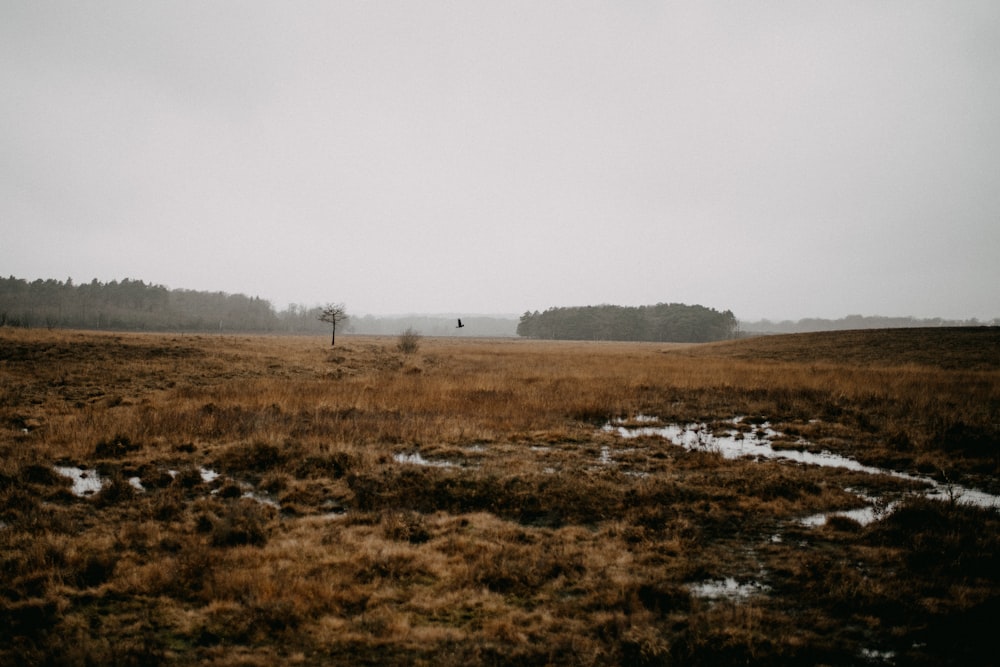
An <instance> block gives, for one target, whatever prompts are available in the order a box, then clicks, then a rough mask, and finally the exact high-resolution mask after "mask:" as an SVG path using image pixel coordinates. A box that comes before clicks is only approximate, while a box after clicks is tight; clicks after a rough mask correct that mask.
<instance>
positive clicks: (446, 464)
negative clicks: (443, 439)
mask: <svg viewBox="0 0 1000 667" xmlns="http://www.w3.org/2000/svg"><path fill="white" fill-rule="evenodd" d="M392 458H394V459H395V460H396V463H408V464H410V465H415V466H429V467H431V468H457V467H458V464H457V463H452V462H451V461H430V460H428V459H425V458H424V457H423V456H421V455H420V452H416V453H413V454H396V455H395V456H393V457H392Z"/></svg>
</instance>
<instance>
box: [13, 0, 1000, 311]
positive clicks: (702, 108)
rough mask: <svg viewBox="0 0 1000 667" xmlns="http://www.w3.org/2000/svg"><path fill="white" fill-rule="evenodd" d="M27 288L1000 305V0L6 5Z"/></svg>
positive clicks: (16, 212)
mask: <svg viewBox="0 0 1000 667" xmlns="http://www.w3.org/2000/svg"><path fill="white" fill-rule="evenodd" d="M0 230H2V237H0V274H2V275H4V276H7V275H14V276H16V277H19V278H26V279H28V280H34V279H36V278H57V279H60V280H64V279H66V278H67V277H72V278H73V280H74V281H76V282H89V281H90V280H91V279H93V278H97V279H98V280H100V281H101V282H106V281H110V280H121V279H123V278H126V277H127V278H132V279H141V280H145V281H146V282H150V283H154V284H163V285H166V286H167V287H170V288H185V289H197V290H207V291H224V292H231V293H237V292H241V293H244V294H248V295H250V296H260V297H262V298H266V299H269V300H270V301H271V302H272V303H273V304H274V305H275V307H276V308H278V309H279V310H280V309H284V308H285V307H286V306H287V305H288V303H290V302H294V303H301V304H306V305H316V304H320V303H325V302H344V303H345V304H346V305H347V309H348V312H349V313H353V314H364V313H371V314H401V313H466V314H472V313H513V314H519V313H521V312H524V311H525V310H536V309H538V310H544V309H545V308H548V307H551V306H575V305H593V304H601V303H611V304H618V305H641V304H652V303H657V302H682V303H689V304H695V303H697V304H702V305H705V306H709V307H713V308H717V309H719V310H725V309H730V310H732V311H733V312H734V313H735V314H736V315H737V317H739V318H741V319H758V318H762V317H766V318H770V319H798V318H802V317H831V318H836V317H842V316H845V315H848V314H863V315H876V314H877V315H913V316H917V317H946V318H961V319H965V318H971V317H977V318H980V319H992V318H994V317H1000V2H996V0H984V1H982V2H972V1H968V2H965V1H962V0H942V1H940V2H923V1H921V0H899V1H894V0H885V1H878V2H872V1H870V0H864V1H859V2H852V1H849V0H836V1H833V0H831V1H829V2H808V1H802V0H789V1H788V2H780V1H770V0H769V1H767V2H751V1H746V0H734V1H732V2H703V1H700V0H699V1H697V2H695V1H691V2H659V1H657V2H653V1H649V2H642V1H630V0H615V1H611V2H581V1H579V0H574V1H572V2H558V1H544V2H539V1H538V0H529V1H526V2H517V1H511V0H503V1H499V2H485V1H483V2H479V1H470V2H466V1H453V2H432V1H426V0H421V1H420V2H410V1H408V0H406V1H402V0H401V1H399V2H387V1H381V0H372V1H369V2H361V1H358V2H333V1H327V0H323V1H317V2H255V1H247V0H240V1H238V2H237V1H233V2H216V1H211V0H208V1H200V0H199V1H179V0H177V1H171V2H153V1H150V0H143V1H142V2H135V1H133V0H121V1H116V2H102V1H93V0H91V1H88V2H69V1H61V2H46V1H43V0H26V1H21V0H0Z"/></svg>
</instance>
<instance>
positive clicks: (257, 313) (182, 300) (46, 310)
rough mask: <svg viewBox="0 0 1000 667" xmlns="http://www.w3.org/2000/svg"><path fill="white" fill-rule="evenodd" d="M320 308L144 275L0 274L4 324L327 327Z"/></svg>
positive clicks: (258, 328) (181, 328)
mask: <svg viewBox="0 0 1000 667" xmlns="http://www.w3.org/2000/svg"><path fill="white" fill-rule="evenodd" d="M320 310H321V309H320V308H319V307H316V308H306V307H305V306H296V305H294V304H293V305H291V306H289V307H288V309H287V310H284V311H282V312H280V313H278V312H275V310H274V308H273V307H272V306H271V302H270V301H267V300H265V299H261V298H259V297H248V296H246V295H244V294H227V293H225V292H197V291H193V290H184V289H173V290H172V289H167V288H166V287H164V286H163V285H152V284H148V283H145V282H143V281H141V280H129V279H128V278H126V279H124V280H122V281H121V282H119V281H115V280H112V281H111V282H108V283H102V282H98V281H97V279H94V280H92V281H91V282H89V283H80V284H75V283H74V282H73V280H72V279H67V280H66V281H65V282H63V281H59V280H51V279H50V280H35V281H33V282H28V281H26V280H23V279H18V278H15V277H13V276H11V277H9V278H0V326H16V327H49V328H72V329H111V330H138V331H143V330H145V331H230V332H232V331H241V332H242V331H245V332H289V333H292V332H294V333H305V332H326V331H328V330H329V325H328V324H324V323H323V322H320V321H319V315H320Z"/></svg>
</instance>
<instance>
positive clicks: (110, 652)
mask: <svg viewBox="0 0 1000 667" xmlns="http://www.w3.org/2000/svg"><path fill="white" fill-rule="evenodd" d="M396 343H397V342H396V340H395V339H391V338H376V337H370V338H364V337H350V336H345V337H343V339H341V340H340V341H339V344H338V346H337V347H336V348H333V349H332V350H331V349H330V348H329V347H328V346H327V345H326V344H325V339H320V338H298V337H222V336H219V337H215V336H179V335H155V334H100V333H80V332H62V331H34V330H31V331H28V330H12V329H0V452H2V454H3V456H2V458H0V501H2V505H0V507H2V515H0V521H2V522H3V523H2V527H0V554H2V566H3V573H4V579H3V581H4V585H3V595H2V596H0V628H2V630H0V638H2V641H0V663H2V664H15V663H17V664H144V665H145V664H212V665H253V664H261V665H265V664H267V665H269V664H303V663H309V664H315V663H319V664H445V665H447V664H674V663H679V664H737V663H739V664H745V663H747V662H755V663H768V662H775V663H781V664H789V663H791V664H816V663H826V664H857V663H859V662H865V660H866V658H865V655H868V654H865V653H863V650H878V651H893V652H894V655H895V656H896V658H895V659H896V660H899V661H901V662H910V663H916V664H921V663H927V664H941V663H949V662H956V663H961V664H975V663H977V662H979V663H982V664H985V663H988V662H989V660H988V659H986V657H985V656H988V655H991V651H992V644H991V642H990V641H989V639H990V638H989V635H988V633H987V632H986V629H987V627H988V623H989V619H991V618H993V617H994V615H995V612H996V608H997V599H998V595H997V593H998V590H1000V589H998V582H997V575H996V573H997V572H1000V568H998V567H997V563H996V556H995V554H997V553H998V552H1000V550H998V548H997V547H1000V544H998V541H1000V540H998V538H997V535H998V531H997V528H998V527H1000V525H998V524H1000V521H998V518H1000V517H998V513H997V512H996V511H994V510H977V509H973V508H968V507H965V506H960V505H955V504H949V503H946V502H928V501H918V500H911V501H905V502H904V503H903V505H902V506H901V508H900V509H897V510H896V511H895V512H894V513H893V514H891V515H889V516H888V518H886V519H883V520H882V521H880V522H877V523H874V524H871V525H869V526H865V527H862V526H859V525H858V524H856V523H854V522H853V521H851V520H850V519H843V518H841V519H832V520H831V521H829V522H828V523H827V524H826V525H825V526H823V527H821V528H807V527H805V526H802V525H801V524H800V523H799V519H801V518H803V517H805V516H809V515H811V514H815V513H817V512H826V511H832V510H844V509H851V508H854V507H857V506H858V505H859V504H860V501H859V500H858V499H857V497H856V496H855V495H854V494H853V493H851V492H849V491H847V490H845V489H864V490H865V491H866V492H868V493H871V494H877V493H885V494H889V495H890V496H891V497H898V496H899V495H900V494H901V493H902V492H903V491H904V490H905V489H906V488H909V487H911V486H912V484H910V483H909V482H905V481H903V480H898V479H894V478H890V477H884V476H871V475H865V474H862V473H851V472H847V471H842V470H831V469H817V468H806V467H801V466H796V465H793V464H788V463H780V462H751V461H739V460H737V461H730V460H725V459H723V458H721V457H720V456H718V455H715V454H711V453H698V452H686V451H684V450H683V449H681V448H678V447H674V446H672V445H669V444H668V443H665V442H664V441H663V440H661V439H659V438H656V437H645V438H636V439H632V440H629V441H627V442H623V441H619V440H618V439H617V438H616V437H615V436H614V435H611V434H609V433H605V432H602V431H601V430H600V426H602V425H603V424H604V423H606V422H607V421H608V420H609V419H612V418H632V417H636V416H638V415H654V416H656V417H658V418H660V419H661V420H662V421H663V422H671V421H677V422H682V423H688V422H706V423H709V424H711V423H713V422H721V421H725V420H729V419H731V418H733V417H734V416H737V415H745V416H746V420H745V426H744V427H745V428H753V424H754V423H759V422H760V421H763V420H765V419H766V420H767V421H769V422H770V423H771V424H773V425H774V426H775V427H776V428H778V429H779V430H781V431H783V432H784V433H786V434H787V435H788V439H787V440H786V441H785V446H793V447H802V446H804V445H802V444H800V443H799V442H798V440H799V439H800V438H804V439H806V440H808V441H809V442H810V443H813V446H815V447H817V448H818V447H822V448H825V449H830V450H833V451H836V452H838V453H841V454H845V455H850V456H853V457H856V458H859V459H861V460H863V461H865V462H867V463H870V464H873V465H879V466H884V467H888V468H893V469H897V470H907V471H923V472H924V473H926V474H931V475H935V476H937V477H938V478H939V479H942V480H945V479H947V481H951V482H962V483H964V484H967V485H970V486H976V487H979V488H984V489H991V490H993V491H994V492H996V491H997V490H998V487H1000V485H998V474H997V473H998V468H1000V447H998V429H1000V426H998V425H1000V336H998V335H997V332H996V331H995V330H993V329H983V330H979V329H968V330H920V331H899V332H870V333H862V332H846V333H839V334H825V335H820V334H812V335H805V336H776V337H771V338H762V339H752V340H744V341H735V342H730V343H724V344H709V345H699V346H676V345H675V346H671V345H663V344H652V343H627V344H626V343H560V342H532V341H520V340H475V339H461V340H457V339H433V338H424V339H421V341H420V346H419V350H417V351H414V352H411V353H408V354H404V353H402V352H401V351H400V350H399V349H398V346H397V344H396ZM416 455H419V457H420V458H419V459H417V458H414V459H412V460H414V461H419V460H423V461H428V462H431V463H437V464H439V465H430V466H428V465H416V464H415V463H412V462H409V463H408V462H406V460H405V459H397V457H399V456H411V457H415V456H416ZM608 457H610V460H611V463H608V462H607V458H608ZM55 464H61V465H77V466H81V467H84V468H96V470H97V471H98V473H99V474H100V475H102V477H104V478H105V480H106V481H105V484H104V487H103V489H102V490H101V491H100V493H97V494H94V495H93V496H90V497H83V498H80V497H77V496H74V495H73V494H72V493H71V489H70V487H71V483H70V481H69V480H68V479H67V478H64V477H62V476H61V475H57V474H55V473H54V471H53V465H55ZM205 469H208V470H211V471H214V472H216V473H218V477H217V478H214V479H211V478H209V479H208V480H207V481H206V478H205V475H204V470H205ZM209 477H210V476H209ZM133 478H138V480H140V481H141V484H142V486H143V490H138V489H136V488H135V487H134V486H133V481H132V480H133ZM726 578H733V579H735V580H736V581H738V582H742V583H746V582H760V583H762V584H764V585H766V586H767V589H766V592H764V593H762V594H759V595H754V596H751V597H748V598H737V599H705V598H700V597H697V596H694V595H692V594H691V588H690V585H692V584H695V583H698V582H703V581H708V580H723V579H726ZM980 629H982V633H979V632H978V630H980Z"/></svg>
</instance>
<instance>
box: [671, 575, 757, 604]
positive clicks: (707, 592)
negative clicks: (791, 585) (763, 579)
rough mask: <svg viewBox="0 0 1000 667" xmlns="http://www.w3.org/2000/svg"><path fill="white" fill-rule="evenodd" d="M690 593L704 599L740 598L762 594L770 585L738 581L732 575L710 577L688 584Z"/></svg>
mask: <svg viewBox="0 0 1000 667" xmlns="http://www.w3.org/2000/svg"><path fill="white" fill-rule="evenodd" d="M687 589H688V591H690V593H691V595H693V596H695V597H699V598H704V599H706V600H742V599H745V598H749V597H751V596H754V595H763V594H765V593H767V592H768V591H769V590H771V587H770V586H768V585H766V584H762V583H760V582H758V581H748V582H745V583H740V582H738V581H736V579H734V578H733V577H726V578H725V579H710V580H708V581H703V582H701V583H697V584H688V585H687Z"/></svg>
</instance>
